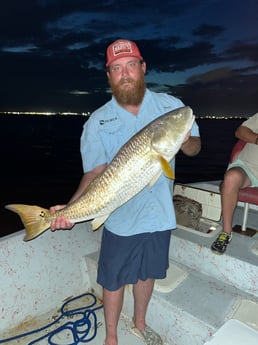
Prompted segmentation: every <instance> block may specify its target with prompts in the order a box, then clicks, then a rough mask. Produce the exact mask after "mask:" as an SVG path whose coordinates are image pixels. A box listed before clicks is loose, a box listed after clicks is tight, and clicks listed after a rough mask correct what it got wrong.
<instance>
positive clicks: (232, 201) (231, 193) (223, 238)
mask: <svg viewBox="0 0 258 345" xmlns="http://www.w3.org/2000/svg"><path fill="white" fill-rule="evenodd" d="M250 185H251V181H250V179H249V177H248V176H247V174H246V173H245V171H244V170H243V169H242V168H240V167H234V168H231V169H229V170H228V171H227V172H226V173H225V176H224V180H223V182H222V184H221V186H220V191H221V206H222V227H223V230H222V232H221V233H220V234H219V236H218V237H217V238H216V240H215V241H214V242H213V243H212V245H211V250H212V251H213V252H214V253H215V254H223V253H224V252H225V251H226V249H227V245H228V244H229V242H230V241H231V239H232V223H233V215H234V212H235V209H236V206H237V199H238V193H239V190H240V189H241V188H245V187H248V186H250Z"/></svg>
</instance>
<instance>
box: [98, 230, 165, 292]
mask: <svg viewBox="0 0 258 345" xmlns="http://www.w3.org/2000/svg"><path fill="white" fill-rule="evenodd" d="M170 238H171V230H166V231H157V232H154V233H144V234H137V235H133V236H118V235H115V234H113V233H112V232H110V231H108V230H107V229H105V228H104V229H103V234H102V242H101V250H100V257H99V263H98V276H97V282H98V283H99V284H100V285H102V286H103V287H104V288H105V289H107V290H109V291H115V290H118V289H119V288H120V287H122V286H124V285H126V284H135V283H137V281H138V279H140V280H143V281H144V280H146V279H148V278H153V279H163V278H165V277H166V271H167V269H168V267H169V244H170Z"/></svg>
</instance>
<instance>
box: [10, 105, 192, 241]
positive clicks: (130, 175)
mask: <svg viewBox="0 0 258 345" xmlns="http://www.w3.org/2000/svg"><path fill="white" fill-rule="evenodd" d="M193 122H194V115H193V112H192V109H191V108H189V107H182V108H178V109H176V110H174V111H171V112H168V113H166V114H164V115H161V116H160V117H158V118H157V119H155V120H153V121H152V122H150V123H149V124H148V125H147V126H145V127H144V128H143V129H142V130H140V131H139V132H138V133H136V134H135V135H134V136H133V137H132V138H131V139H130V140H129V141H128V142H127V143H125V144H124V145H123V146H122V148H121V149H120V150H119V151H118V153H117V154H116V156H115V157H114V159H113V160H112V161H111V163H110V164H109V165H108V167H107V168H106V169H105V170H104V172H103V173H102V174H101V175H100V176H99V177H98V178H96V179H95V180H94V181H92V183H91V184H90V185H89V186H88V188H87V190H86V191H85V193H84V194H83V195H82V196H81V197H80V198H79V199H77V200H76V201H74V202H73V203H71V204H69V205H67V206H66V207H65V208H63V209H62V210H59V211H56V212H55V214H50V212H49V210H47V209H44V208H42V207H39V206H32V205H23V204H11V205H6V206H5V207H6V208H7V209H9V210H11V211H14V212H16V213H17V214H18V215H19V216H20V218H21V220H22V222H23V224H24V226H25V231H26V236H25V240H26V241H28V240H31V239H33V238H35V237H37V236H39V235H40V234H42V233H43V232H44V231H46V230H47V229H49V227H50V224H51V221H52V220H53V219H55V218H56V217H57V216H58V215H64V216H65V217H66V218H68V219H70V220H71V221H72V222H73V223H77V222H82V221H88V220H92V228H93V230H96V229H97V228H99V227H100V226H101V225H102V224H103V223H104V221H105V220H106V219H107V218H108V217H109V215H110V214H111V213H112V212H113V211H114V210H115V209H117V208H118V207H120V206H121V205H123V204H124V203H126V202H127V201H128V200H129V199H131V198H132V197H134V196H135V195H136V194H137V193H139V192H140V191H141V190H142V189H143V188H145V187H146V186H148V185H149V186H152V185H153V184H154V183H155V182H156V181H157V179H158V178H159V177H160V175H161V174H162V172H164V174H165V175H166V176H167V177H168V178H174V175H173V172H172V170H171V168H170V165H169V162H170V161H171V160H172V158H173V157H174V156H175V155H176V153H177V152H178V150H179V149H180V147H181V145H182V142H183V140H184V138H185V136H186V134H187V132H188V131H190V129H191V127H192V125H193Z"/></svg>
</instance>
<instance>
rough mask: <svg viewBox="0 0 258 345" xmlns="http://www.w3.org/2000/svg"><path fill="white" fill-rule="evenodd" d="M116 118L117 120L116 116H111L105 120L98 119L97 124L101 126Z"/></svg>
mask: <svg viewBox="0 0 258 345" xmlns="http://www.w3.org/2000/svg"><path fill="white" fill-rule="evenodd" d="M116 120H117V117H113V118H111V119H106V120H99V124H100V125H101V126H102V125H105V124H106V123H110V122H113V121H116Z"/></svg>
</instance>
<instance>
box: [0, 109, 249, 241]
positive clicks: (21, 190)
mask: <svg viewBox="0 0 258 345" xmlns="http://www.w3.org/2000/svg"><path fill="white" fill-rule="evenodd" d="M86 120H87V117H85V116H81V115H72V116H68V115H66V116H61V115H54V116H43V115H41V116H39V115H3V114H0V153H1V161H2V163H1V168H0V171H1V175H0V176H1V179H0V181H1V198H0V222H1V232H0V236H4V235H7V234H10V233H13V232H16V231H18V230H21V229H23V225H22V223H21V221H20V218H19V217H18V216H17V215H16V214H14V213H13V212H10V211H8V210H6V209H5V208H4V205H6V204H10V203H24V204H35V205H40V206H43V207H46V208H49V206H52V205H56V204H66V203H67V201H68V200H69V199H70V197H71V196H72V194H73V193H74V191H75V189H76V188H77V186H78V183H79V181H80V178H81V176H82V165H81V157H80V146H79V145H80V135H81V131H82V126H83V124H84V122H85V121H86ZM197 122H198V125H199V128H200V133H201V138H202V151H201V153H200V154H199V155H198V156H196V157H187V156H185V155H183V154H182V153H181V152H179V153H178V155H177V165H176V182H181V183H185V182H197V181H211V180H220V179H222V178H223V174H224V171H225V169H226V166H227V162H228V159H229V155H230V151H231V149H232V146H233V144H234V142H235V138H234V131H235V129H236V128H237V127H238V126H239V125H240V124H241V123H242V122H243V119H227V120H223V119H197Z"/></svg>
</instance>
